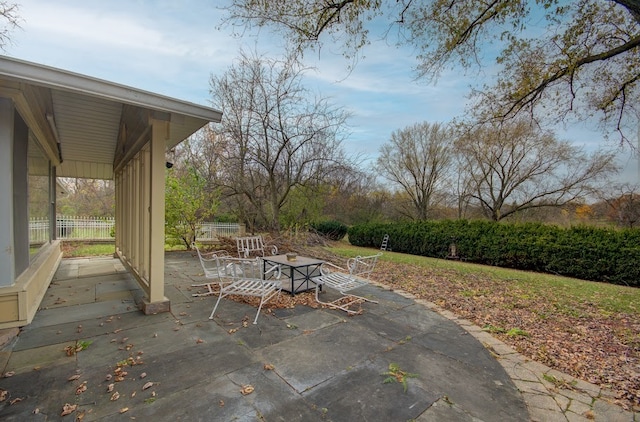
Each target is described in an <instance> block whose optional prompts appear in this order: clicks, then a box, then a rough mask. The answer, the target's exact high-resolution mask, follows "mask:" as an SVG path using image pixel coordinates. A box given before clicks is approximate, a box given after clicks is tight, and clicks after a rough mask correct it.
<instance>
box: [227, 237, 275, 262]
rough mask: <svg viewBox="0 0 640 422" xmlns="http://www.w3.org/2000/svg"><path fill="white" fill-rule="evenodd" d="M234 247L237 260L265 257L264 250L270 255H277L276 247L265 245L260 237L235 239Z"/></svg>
mask: <svg viewBox="0 0 640 422" xmlns="http://www.w3.org/2000/svg"><path fill="white" fill-rule="evenodd" d="M236 245H237V247H238V258H250V257H252V256H265V250H268V252H269V253H270V254H271V255H278V247H277V246H275V245H265V244H264V240H263V239H262V236H260V235H257V236H243V237H236Z"/></svg>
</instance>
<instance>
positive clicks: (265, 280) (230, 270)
mask: <svg viewBox="0 0 640 422" xmlns="http://www.w3.org/2000/svg"><path fill="white" fill-rule="evenodd" d="M215 259H217V260H218V261H219V262H218V264H217V267H218V268H224V271H218V287H219V294H218V300H217V301H216V304H215V306H214V307H213V310H212V311H211V315H210V316H209V319H213V315H214V314H215V313H216V309H218V305H219V304H220V301H221V300H222V298H224V297H226V296H230V295H239V296H252V297H259V298H260V305H259V306H258V311H257V312H256V317H255V319H254V320H253V323H254V324H257V323H258V316H259V315H260V310H261V309H262V306H263V305H264V304H265V302H267V301H268V300H269V299H271V298H272V297H274V296H276V295H277V294H280V291H281V290H282V286H281V284H280V280H279V278H280V266H278V265H276V266H273V267H271V268H269V269H268V270H266V271H265V270H264V262H263V261H262V259H260V258H254V259H250V258H230V257H216V258H215Z"/></svg>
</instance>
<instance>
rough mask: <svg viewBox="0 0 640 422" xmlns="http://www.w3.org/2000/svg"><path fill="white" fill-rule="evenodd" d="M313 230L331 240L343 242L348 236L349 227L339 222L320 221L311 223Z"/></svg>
mask: <svg viewBox="0 0 640 422" xmlns="http://www.w3.org/2000/svg"><path fill="white" fill-rule="evenodd" d="M311 228H313V229H314V230H315V231H316V232H318V233H320V234H321V235H323V236H326V237H327V238H329V239H331V240H342V239H343V238H344V236H345V235H346V234H347V226H345V225H344V224H342V223H341V222H339V221H333V220H330V221H319V222H315V223H311Z"/></svg>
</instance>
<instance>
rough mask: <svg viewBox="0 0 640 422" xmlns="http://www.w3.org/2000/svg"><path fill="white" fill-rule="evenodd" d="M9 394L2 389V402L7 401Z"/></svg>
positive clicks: (0, 399)
mask: <svg viewBox="0 0 640 422" xmlns="http://www.w3.org/2000/svg"><path fill="white" fill-rule="evenodd" d="M8 394H9V392H8V391H7V390H3V389H2V388H0V401H5V400H6V399H7V395H8Z"/></svg>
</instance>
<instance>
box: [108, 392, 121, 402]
mask: <svg viewBox="0 0 640 422" xmlns="http://www.w3.org/2000/svg"><path fill="white" fill-rule="evenodd" d="M119 398H120V393H118V392H117V391H116V392H115V393H113V394H112V395H111V398H110V399H109V400H111V401H116V400H118V399H119Z"/></svg>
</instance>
